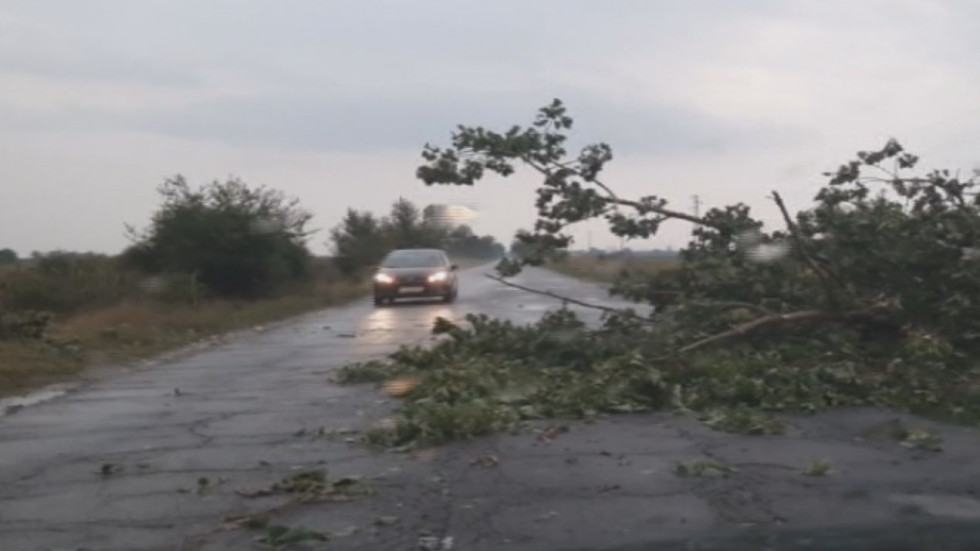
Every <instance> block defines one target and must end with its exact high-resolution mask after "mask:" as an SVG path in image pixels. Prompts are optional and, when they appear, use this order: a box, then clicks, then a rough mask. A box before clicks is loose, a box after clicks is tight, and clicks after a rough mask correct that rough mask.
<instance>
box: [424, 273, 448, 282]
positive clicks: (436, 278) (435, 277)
mask: <svg viewBox="0 0 980 551" xmlns="http://www.w3.org/2000/svg"><path fill="white" fill-rule="evenodd" d="M447 277H449V272H436V273H434V274H432V275H430V276H429V283H438V282H440V281H446V278H447Z"/></svg>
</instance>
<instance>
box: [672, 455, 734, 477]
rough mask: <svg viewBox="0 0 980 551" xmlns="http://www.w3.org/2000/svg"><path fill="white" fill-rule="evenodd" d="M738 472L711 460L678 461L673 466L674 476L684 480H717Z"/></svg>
mask: <svg viewBox="0 0 980 551" xmlns="http://www.w3.org/2000/svg"><path fill="white" fill-rule="evenodd" d="M737 472H738V469H736V468H735V467H732V466H730V465H726V464H724V463H722V462H720V461H715V460H712V459H699V460H694V461H686V462H685V461H680V462H678V463H677V464H676V465H675V466H674V474H676V475H677V476H680V477H684V478H691V477H694V478H719V477H728V476H731V475H732V474H735V473H737Z"/></svg>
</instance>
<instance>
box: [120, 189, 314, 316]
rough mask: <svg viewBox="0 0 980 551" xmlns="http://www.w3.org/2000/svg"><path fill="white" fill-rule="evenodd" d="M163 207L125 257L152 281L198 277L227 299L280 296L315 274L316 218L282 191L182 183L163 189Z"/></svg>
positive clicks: (137, 235) (135, 238)
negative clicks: (312, 240) (312, 226)
mask: <svg viewBox="0 0 980 551" xmlns="http://www.w3.org/2000/svg"><path fill="white" fill-rule="evenodd" d="M159 192H160V195H161V196H162V197H163V205H162V206H161V207H160V209H159V210H157V212H156V213H155V214H154V215H153V219H152V221H151V223H150V226H149V227H148V228H147V229H145V230H144V231H142V232H137V231H135V230H131V235H132V237H133V239H134V241H135V243H134V245H133V246H132V247H130V249H128V250H127V251H126V253H125V258H126V260H127V262H128V263H129V264H130V265H133V266H136V267H138V268H140V269H142V270H144V271H147V272H149V273H154V274H164V273H181V274H192V275H193V276H194V277H196V278H197V280H198V281H199V282H200V283H201V284H202V285H204V286H205V287H206V288H207V289H208V290H209V291H210V292H212V293H214V294H215V295H219V296H227V297H242V298H250V297H260V296H268V295H271V294H274V293H275V292H276V291H277V290H278V289H280V288H281V287H282V286H283V285H286V284H288V283H289V282H292V281H296V280H298V279H302V278H303V277H306V276H307V275H308V274H309V265H310V260H311V258H310V254H309V251H308V250H307V249H306V245H305V240H306V237H307V236H308V235H309V232H308V231H307V230H306V225H307V223H308V222H309V220H310V218H311V216H312V215H311V214H310V213H309V212H307V211H306V210H304V209H302V208H301V207H300V206H299V201H298V200H297V199H291V198H288V197H286V196H285V195H284V194H282V193H281V192H279V191H276V190H272V189H268V188H265V187H263V186H259V187H249V186H248V185H246V184H245V183H244V182H242V181H240V180H237V179H229V180H227V181H224V182H219V181H215V182H212V183H210V184H207V185H204V186H201V187H199V188H197V189H194V188H191V186H190V185H189V184H188V183H187V182H186V181H185V180H184V179H183V178H182V177H180V176H177V177H174V178H172V179H169V180H167V181H166V182H164V184H163V185H162V186H160V188H159Z"/></svg>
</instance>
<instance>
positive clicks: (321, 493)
mask: <svg viewBox="0 0 980 551" xmlns="http://www.w3.org/2000/svg"><path fill="white" fill-rule="evenodd" d="M235 493H237V494H238V495H240V496H242V497H249V498H254V497H265V496H271V495H276V494H292V495H294V496H295V497H296V499H297V501H302V502H313V501H350V500H351V499H353V498H354V497H356V496H360V495H367V494H370V493H372V489H371V488H370V487H369V486H368V485H367V484H366V483H364V481H363V480H361V478H360V477H344V478H340V479H337V480H335V481H330V480H329V479H328V478H327V472H326V471H325V470H323V469H314V470H308V471H301V472H298V473H295V474H291V475H288V476H285V477H283V478H282V479H281V480H280V481H279V482H276V483H275V484H273V485H272V486H270V487H268V488H262V489H258V490H237V491H236V492H235Z"/></svg>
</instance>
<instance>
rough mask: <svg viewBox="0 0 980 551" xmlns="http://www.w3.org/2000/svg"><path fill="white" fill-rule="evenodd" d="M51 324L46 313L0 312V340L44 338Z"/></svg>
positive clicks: (49, 316)
mask: <svg viewBox="0 0 980 551" xmlns="http://www.w3.org/2000/svg"><path fill="white" fill-rule="evenodd" d="M50 323H51V315H50V314H47V313H44V312H30V311H27V312H16V313H14V312H0V340H15V339H40V338H43V337H44V332H45V331H46V330H47V328H48V325H49V324H50Z"/></svg>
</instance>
